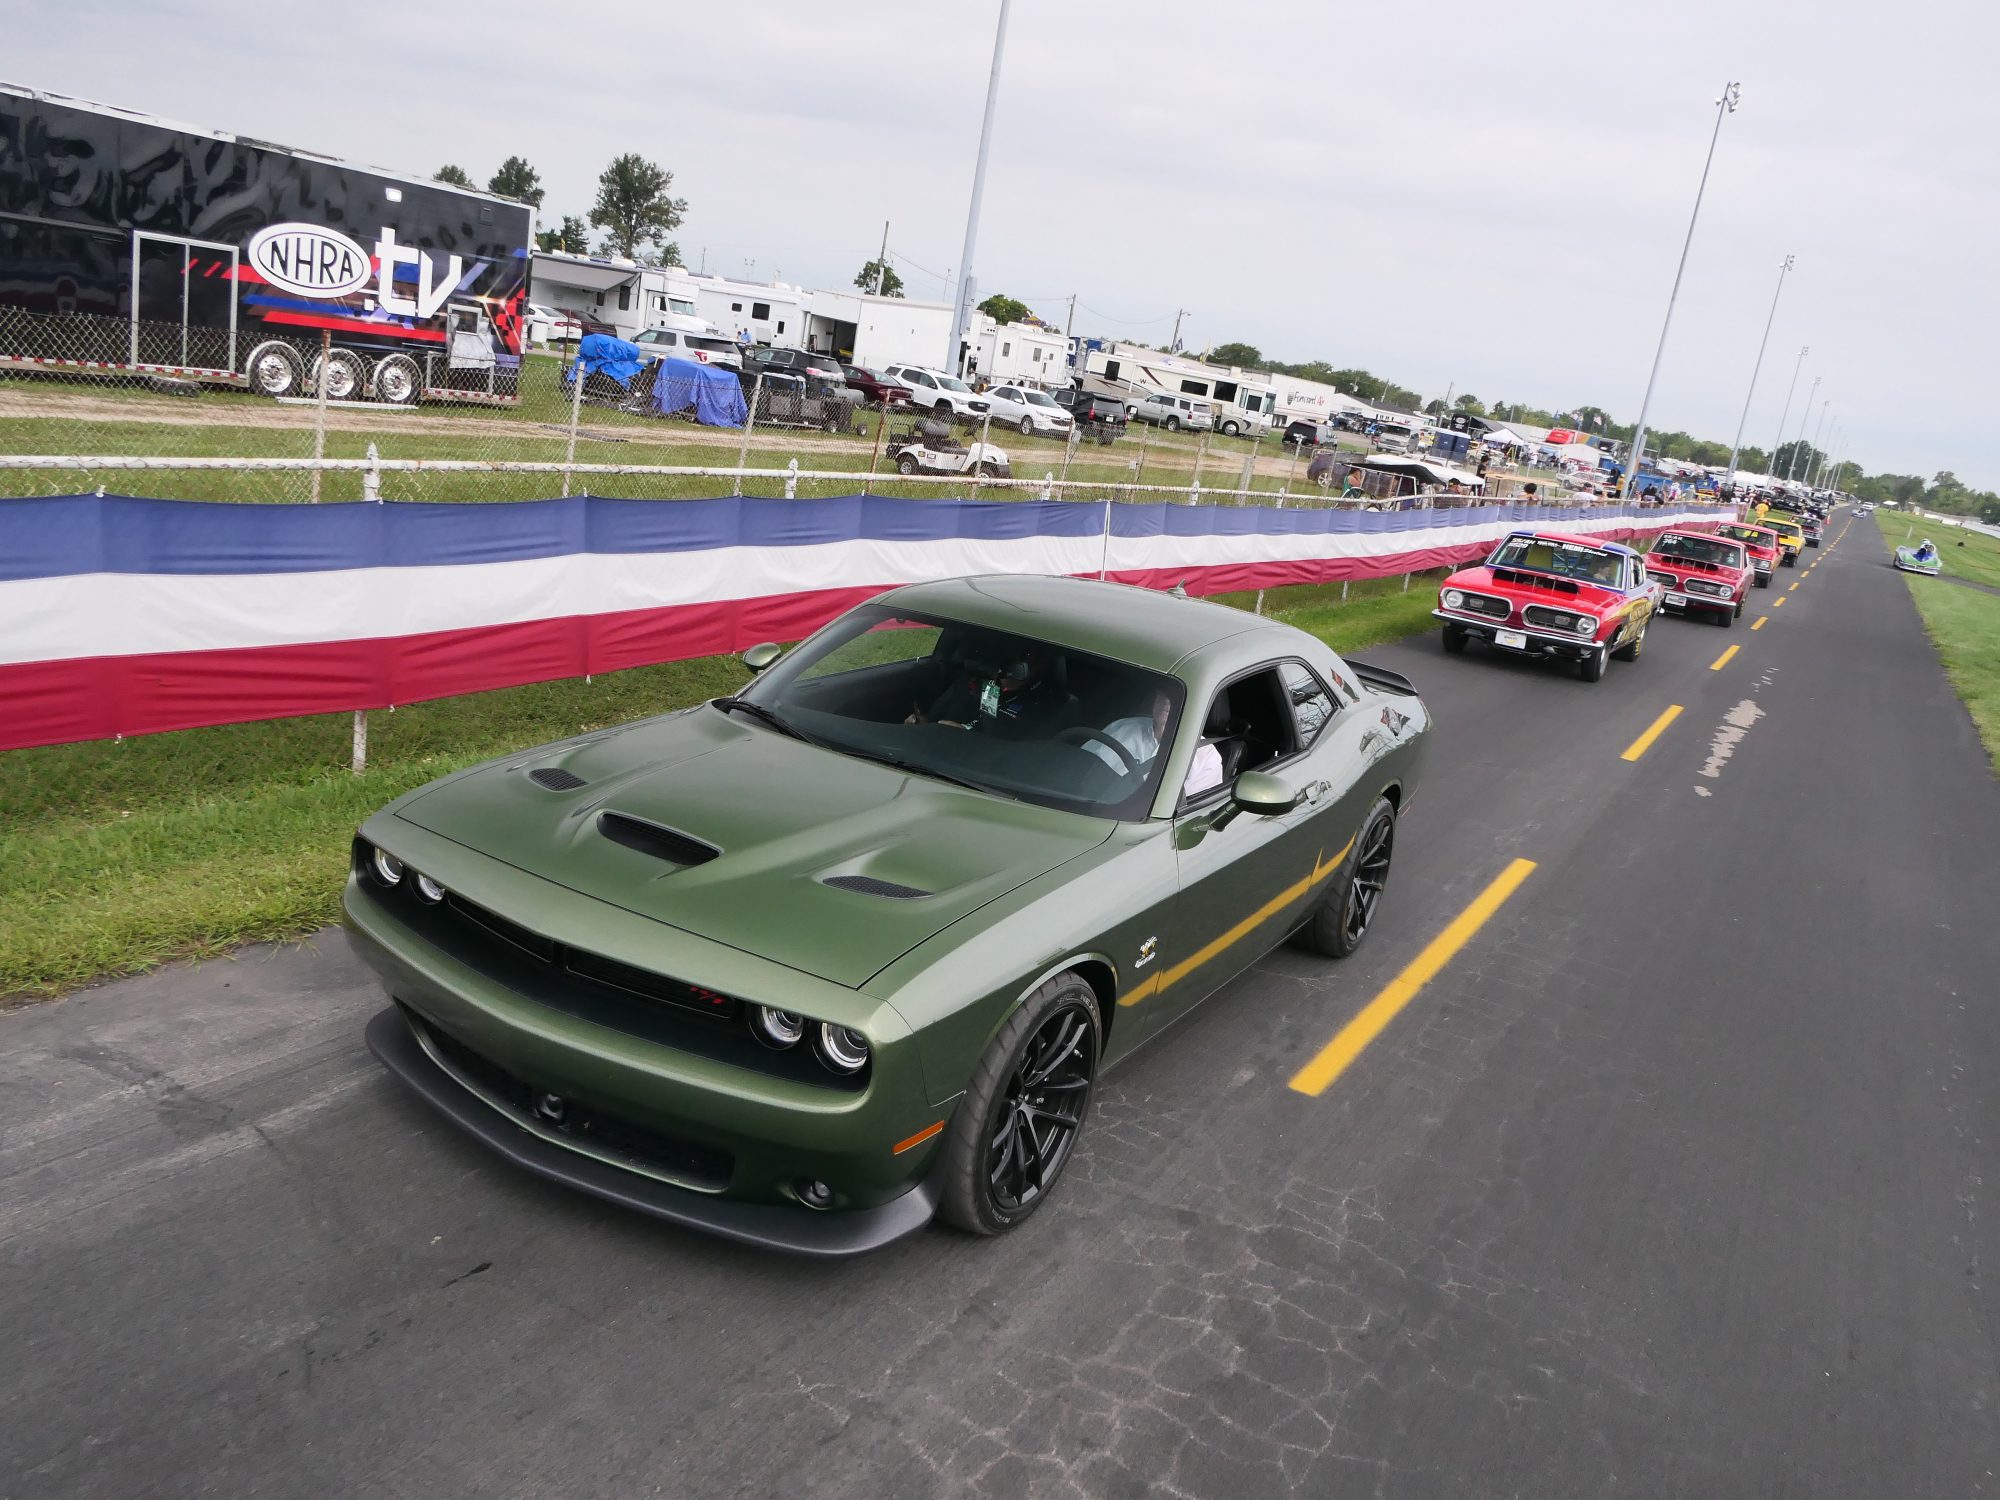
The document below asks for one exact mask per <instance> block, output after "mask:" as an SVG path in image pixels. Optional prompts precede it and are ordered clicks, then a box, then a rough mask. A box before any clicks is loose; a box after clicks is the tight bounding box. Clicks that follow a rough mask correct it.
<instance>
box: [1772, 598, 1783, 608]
mask: <svg viewBox="0 0 2000 1500" xmlns="http://www.w3.org/2000/svg"><path fill="white" fill-rule="evenodd" d="M1784 607H1785V601H1784V600H1782V599H1773V600H1772V601H1771V608H1773V609H1783V608H1784Z"/></svg>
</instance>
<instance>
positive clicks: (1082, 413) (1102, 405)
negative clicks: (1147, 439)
mask: <svg viewBox="0 0 2000 1500" xmlns="http://www.w3.org/2000/svg"><path fill="white" fill-rule="evenodd" d="M1049 394H1050V395H1051V396H1053V397H1054V398H1055V403H1056V405H1057V406H1060V407H1061V408H1062V409H1063V410H1064V411H1066V412H1068V413H1069V414H1070V415H1071V416H1072V417H1074V418H1075V419H1076V425H1077V430H1078V431H1079V432H1080V433H1081V434H1082V435H1083V436H1084V437H1087V438H1096V439H1097V441H1098V442H1099V443H1105V444H1108V443H1111V442H1114V441H1116V440H1117V438H1118V436H1119V434H1120V433H1122V432H1124V431H1125V429H1126V428H1127V427H1128V426H1130V425H1131V421H1132V416H1131V413H1130V412H1128V411H1127V410H1126V409H1125V403H1124V402H1123V401H1120V400H1119V399H1118V398H1117V397H1116V396H1100V395H1098V394H1097V392H1095V391H1080V390H1077V389H1076V388H1075V387H1074V386H1072V387H1070V388H1069V389H1068V390H1060V391H1050V392H1049Z"/></svg>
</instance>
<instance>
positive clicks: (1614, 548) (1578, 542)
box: [1507, 526, 1639, 557]
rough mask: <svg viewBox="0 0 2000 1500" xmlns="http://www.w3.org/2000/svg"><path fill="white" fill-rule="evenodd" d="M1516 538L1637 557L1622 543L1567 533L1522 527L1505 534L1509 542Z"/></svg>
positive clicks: (1636, 554)
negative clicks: (1521, 537)
mask: <svg viewBox="0 0 2000 1500" xmlns="http://www.w3.org/2000/svg"><path fill="white" fill-rule="evenodd" d="M1517 536H1531V537H1535V538H1537V539H1538V540H1541V541H1544V542H1568V543H1569V544H1570V545H1571V546H1572V547H1594V548H1595V549H1597V550H1598V551H1599V552H1615V553H1617V554H1618V555H1619V556H1620V557H1637V556H1638V555H1639V554H1638V553H1636V552H1634V551H1633V550H1632V549H1631V548H1630V547H1627V546H1626V545H1625V544H1624V543H1622V542H1607V541H1604V540H1602V539H1601V538H1599V537H1594V536H1579V535H1577V534H1576V533H1574V532H1569V531H1537V530H1535V529H1534V528H1533V527H1530V526H1523V527H1521V528H1520V529H1519V530H1516V531H1510V532H1508V533H1507V539H1508V540H1509V541H1512V540H1513V539H1514V538H1515V537H1517Z"/></svg>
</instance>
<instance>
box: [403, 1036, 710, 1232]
mask: <svg viewBox="0 0 2000 1500" xmlns="http://www.w3.org/2000/svg"><path fill="white" fill-rule="evenodd" d="M405 1014H408V1013H407V1012H405ZM415 1024H416V1025H417V1026H418V1027H420V1028H421V1031H422V1035H423V1038H424V1040H425V1041H427V1042H429V1043H430V1044H431V1046H432V1047H434V1048H435V1049H436V1050H437V1053H438V1055H439V1056H441V1057H442V1058H443V1059H444V1060H445V1062H446V1063H447V1064H448V1065H449V1066H450V1067H451V1068H452V1069H453V1070H454V1071H455V1072H457V1073H458V1074H459V1075H460V1076H461V1077H462V1078H463V1080H464V1081H465V1082H466V1083H468V1084H470V1085H471V1087H472V1089H473V1091H474V1092H475V1093H478V1094H480V1095H481V1096H482V1097H484V1098H485V1100H486V1102H487V1103H489V1104H492V1105H494V1106H496V1107H497V1108H499V1109H500V1110H501V1111H502V1112H503V1113H506V1114H509V1115H512V1116H513V1117H514V1118H515V1119H516V1120H517V1121H518V1122H520V1123H522V1124H527V1123H529V1122H532V1123H533V1124H534V1126H535V1127H536V1128H537V1129H540V1130H544V1131H553V1132H554V1133H555V1134H557V1135H559V1136H567V1137H569V1138H570V1139H571V1140H572V1141H573V1142H574V1143H575V1144H576V1145H578V1146H579V1147H582V1148H585V1149H591V1150H594V1151H595V1152H596V1153H597V1154H601V1155H604V1156H611V1157H618V1158H621V1159H622V1160H623V1161H624V1163H625V1164H627V1165H629V1166H632V1167H634V1168H637V1169H638V1170H640V1171H643V1172H646V1173H647V1174H648V1175H651V1176H659V1177H664V1178H667V1179H668V1180H670V1181H673V1182H677V1183H681V1184H683V1185H685V1186H688V1187H693V1188H699V1189H701V1190H702V1191H704V1192H710V1193H719V1192H721V1191H722V1190H723V1189H724V1188H726V1187H728V1186H729V1179H730V1177H731V1176H733V1175H734V1173H735V1171H736V1159H735V1157H733V1156H732V1155H730V1153H729V1152H727V1151H718V1150H716V1149H715V1148H714V1147H711V1146H703V1145H699V1144H697V1143H696V1142H694V1141H689V1140H683V1139H681V1138H680V1137H678V1136H672V1135H665V1134H663V1133H661V1132H660V1131H657V1130H652V1129H649V1128H648V1127H646V1126H644V1125H635V1124H633V1123H632V1122H631V1121H630V1120H624V1119H620V1118H619V1117H618V1116H617V1115H613V1114H608V1113H606V1112H605V1111H603V1110H599V1109H594V1108H592V1107H591V1106H590V1105H587V1104H582V1103H579V1102H578V1101H576V1100H574V1099H568V1098H565V1099H564V1100H563V1101H562V1118H561V1119H560V1120H551V1119H549V1118H548V1117H547V1116H546V1115H544V1114H541V1113H540V1112H538V1111H537V1110H536V1108H535V1101H536V1100H537V1099H538V1098H540V1097H541V1096H542V1095H543V1094H545V1093H547V1092H548V1091H547V1090H545V1089H537V1088H536V1087H535V1086H534V1085H533V1084H531V1083H529V1082H527V1081H526V1080H525V1079H522V1078H517V1077H515V1076H514V1075H513V1074H512V1073H510V1072H508V1071H507V1070H506V1069H505V1068H503V1067H501V1066H500V1065H499V1064H498V1063H496V1062H494V1061H493V1060H492V1059H491V1058H488V1057H484V1056H482V1055H481V1054H479V1053H477V1052H474V1051H473V1050H472V1049H471V1048H470V1047H468V1046H466V1045H465V1044H464V1043H463V1042H461V1041H459V1040H458V1039H457V1038H456V1037H453V1036H450V1035H448V1034H446V1033H445V1032H442V1031H440V1030H438V1028H437V1027H435V1026H433V1025H431V1024H430V1023H429V1022H427V1021H421V1020H419V1021H416V1023H415Z"/></svg>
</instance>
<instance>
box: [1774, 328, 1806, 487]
mask: <svg viewBox="0 0 2000 1500" xmlns="http://www.w3.org/2000/svg"><path fill="white" fill-rule="evenodd" d="M1810 353H1812V345H1811V344H1805V345H1802V346H1801V347H1800V349H1799V358H1798V363H1796V364H1794V365H1793V366H1792V383H1791V384H1790V385H1788V386H1786V387H1785V409H1784V410H1783V411H1781V412H1779V413H1778V436H1777V438H1776V439H1775V440H1774V441H1773V442H1772V444H1771V458H1770V464H1771V478H1773V479H1776V478H1777V477H1778V450H1779V449H1780V448H1782V447H1784V446H1785V423H1786V421H1787V420H1788V419H1789V418H1790V417H1791V415H1792V397H1794V396H1796V395H1797V394H1798V393H1799V375H1800V373H1801V372H1803V371H1804V369H1805V367H1806V356H1807V355H1808V354H1810Z"/></svg>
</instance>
